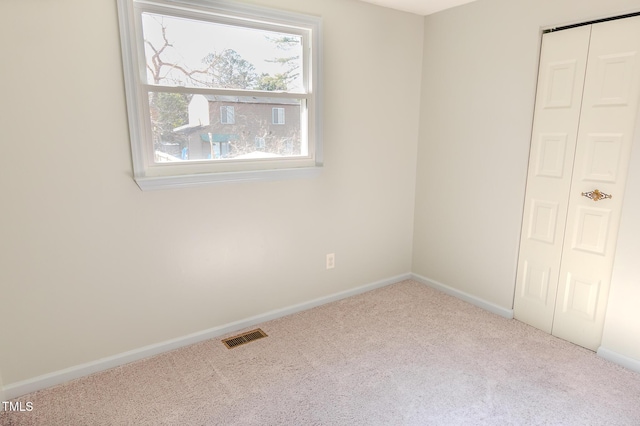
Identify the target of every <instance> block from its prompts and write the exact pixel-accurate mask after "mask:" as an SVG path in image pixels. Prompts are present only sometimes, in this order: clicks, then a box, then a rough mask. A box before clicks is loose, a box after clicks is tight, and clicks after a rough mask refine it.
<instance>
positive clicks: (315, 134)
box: [118, 0, 323, 190]
mask: <svg viewBox="0 0 640 426" xmlns="http://www.w3.org/2000/svg"><path fill="white" fill-rule="evenodd" d="M143 12H153V13H160V14H167V15H174V16H175V15H178V16H183V17H190V18H193V19H200V20H208V21H213V22H223V21H224V22H226V23H232V24H236V25H239V26H248V27H252V28H257V29H265V30H274V31H281V32H285V33H294V34H298V35H301V36H302V40H303V73H304V74H303V80H304V92H303V93H296V92H291V93H287V92H284V93H283V92H260V91H252V90H242V91H238V90H231V89H224V90H222V89H197V90H196V89H191V88H185V87H168V86H158V85H154V86H153V91H160V90H158V89H161V90H166V91H170V92H174V93H194V94H195V93H203V94H223V95H239V92H242V95H243V96H264V97H272V96H273V95H276V96H281V97H283V98H289V99H301V100H302V105H301V109H302V111H303V112H302V117H301V118H302V120H301V134H302V138H303V155H302V156H298V157H283V158H276V159H272V158H268V159H251V160H228V161H227V160H225V161H215V162H214V161H193V162H176V163H155V161H154V155H153V148H152V143H151V130H150V116H149V104H148V94H149V92H150V91H151V89H150V87H151V85H149V84H147V83H146V71H145V59H144V41H143V35H142V22H141V14H142V13H143ZM118 18H119V23H120V39H121V49H122V59H123V71H124V80H125V93H126V102H127V113H128V119H129V133H130V140H131V152H132V160H133V178H134V179H135V181H136V183H137V184H138V186H139V187H140V188H141V189H142V190H154V189H168V188H180V187H191V186H198V185H206V184H211V183H223V182H235V181H255V180H280V179H289V178H303V177H314V176H317V175H318V174H319V172H320V169H321V167H322V164H323V149H322V66H321V58H322V35H321V31H322V21H321V19H320V18H319V17H314V16H308V15H303V14H298V13H292V12H285V11H280V10H274V9H270V8H264V7H259V6H254V5H248V4H243V3H236V2H233V1H226V0H118ZM305 142H306V143H305Z"/></svg>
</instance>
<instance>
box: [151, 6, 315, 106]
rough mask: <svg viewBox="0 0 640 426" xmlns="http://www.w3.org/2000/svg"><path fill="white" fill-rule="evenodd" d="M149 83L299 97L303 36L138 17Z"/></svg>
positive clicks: (159, 16)
mask: <svg viewBox="0 0 640 426" xmlns="http://www.w3.org/2000/svg"><path fill="white" fill-rule="evenodd" d="M142 26H143V35H144V44H145V57H146V68H147V83H149V84H159V85H165V86H190V87H209V88H225V89H251V90H266V91H288V92H296V93H303V92H304V87H303V81H302V74H301V72H302V37H301V36H299V35H296V34H288V33H281V32H274V31H266V30H259V29H253V28H245V27H238V26H231V25H224V24H219V23H212V22H206V21H197V20H193V19H186V18H177V17H173V16H167V15H159V14H154V13H148V12H144V13H142Z"/></svg>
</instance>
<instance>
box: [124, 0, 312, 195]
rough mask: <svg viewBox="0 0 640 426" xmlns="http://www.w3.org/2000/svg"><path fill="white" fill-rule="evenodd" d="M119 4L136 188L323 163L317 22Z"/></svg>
mask: <svg viewBox="0 0 640 426" xmlns="http://www.w3.org/2000/svg"><path fill="white" fill-rule="evenodd" d="M118 1H119V4H118V5H119V12H120V14H121V16H120V18H121V28H122V27H126V25H124V24H122V20H123V16H124V17H125V18H124V20H125V21H127V22H128V24H129V27H127V28H125V29H124V30H123V59H124V62H125V77H127V78H126V83H127V95H128V96H127V100H128V106H129V109H130V111H129V115H130V128H131V137H132V151H133V155H134V175H135V177H136V181H138V183H139V184H140V180H144V179H145V178H156V177H160V178H162V177H174V176H177V177H179V176H186V175H192V174H207V176H206V177H204V179H212V180H217V178H212V176H213V175H212V174H215V173H222V174H224V173H226V172H246V171H253V170H255V171H260V170H274V169H275V170H282V169H295V168H301V167H302V168H304V167H314V166H319V165H321V154H322V151H321V149H319V147H320V142H321V141H320V137H319V134H320V132H319V111H320V108H319V96H318V92H319V90H318V88H319V86H320V84H319V81H320V80H319V71H318V70H319V66H318V62H319V54H320V44H319V29H320V21H319V20H318V19H317V18H312V17H308V16H304V15H295V14H290V13H285V12H279V11H273V10H269V9H262V8H256V7H255V6H248V5H241V4H234V3H229V2H217V1H212V0H186V1H184V0H181V1H180V2H175V3H174V2H168V1H162V0H158V1H155V0H118ZM198 40H204V41H205V43H204V44H203V43H199V42H198ZM126 42H128V43H129V46H128V48H127V46H125V44H126ZM251 46H253V47H251ZM256 46H257V47H258V48H256ZM269 46H271V47H270V48H269ZM207 49H208V50H209V51H210V52H209V53H206V54H205V53H204V52H205V51H206V50H207ZM134 52H135V54H134ZM127 53H128V54H129V55H130V57H129V58H127V57H126V54H127ZM198 58H199V59H198ZM129 62H130V63H129ZM128 63H129V64H128ZM127 65H130V70H129V71H131V70H133V72H130V73H129V74H128V75H127ZM133 98H135V99H133ZM140 98H146V101H144V102H143V103H140V102H139V100H140ZM136 100H137V101H138V102H136ZM222 102H224V105H223V104H222ZM274 111H278V112H275V113H274ZM285 116H287V120H286V122H285V120H284V117H285ZM132 117H133V118H132ZM275 124H277V126H274V125H275ZM273 128H276V129H278V130H277V131H276V132H274V131H273ZM256 141H260V142H259V143H256ZM262 141H264V142H262ZM187 166H188V167H187ZM252 176H253V175H252ZM226 179H227V178H222V180H226Z"/></svg>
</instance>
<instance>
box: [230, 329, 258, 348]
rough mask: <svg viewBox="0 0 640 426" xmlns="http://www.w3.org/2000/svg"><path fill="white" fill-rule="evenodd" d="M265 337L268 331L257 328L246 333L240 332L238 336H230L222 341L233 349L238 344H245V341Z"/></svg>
mask: <svg viewBox="0 0 640 426" xmlns="http://www.w3.org/2000/svg"><path fill="white" fill-rule="evenodd" d="M263 337H267V333H265V332H264V331H262V330H260V329H259V328H256V329H255V330H251V331H247V332H246V333H242V334H239V335H237V336H233V337H229V338H228V339H223V340H222V343H224V345H225V346H226V347H227V348H228V349H233V348H235V347H237V346H240V345H244V344H245V343H249V342H253V341H254V340H258V339H262V338H263Z"/></svg>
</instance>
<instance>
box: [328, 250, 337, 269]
mask: <svg viewBox="0 0 640 426" xmlns="http://www.w3.org/2000/svg"><path fill="white" fill-rule="evenodd" d="M335 267H336V255H335V253H329V254H328V255H327V269H333V268H335Z"/></svg>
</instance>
